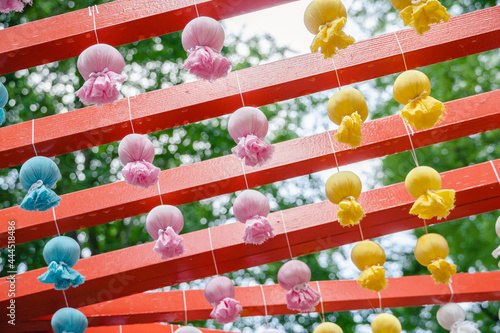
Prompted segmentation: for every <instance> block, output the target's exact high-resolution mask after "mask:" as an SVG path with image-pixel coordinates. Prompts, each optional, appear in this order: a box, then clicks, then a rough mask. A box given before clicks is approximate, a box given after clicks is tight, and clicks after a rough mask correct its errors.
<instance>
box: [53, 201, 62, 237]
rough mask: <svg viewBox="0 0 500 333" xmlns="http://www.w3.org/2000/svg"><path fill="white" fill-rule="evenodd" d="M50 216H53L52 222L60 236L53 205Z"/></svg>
mask: <svg viewBox="0 0 500 333" xmlns="http://www.w3.org/2000/svg"><path fill="white" fill-rule="evenodd" d="M52 216H54V223H55V224H56V229H57V234H58V235H59V236H61V233H60V232H59V226H58V225H57V220H56V210H55V209H54V207H52Z"/></svg>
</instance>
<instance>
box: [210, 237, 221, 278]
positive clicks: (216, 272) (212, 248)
mask: <svg viewBox="0 0 500 333" xmlns="http://www.w3.org/2000/svg"><path fill="white" fill-rule="evenodd" d="M207 230H208V240H209V241H210V251H212V258H213V259H214V266H215V274H216V275H217V276H218V275H219V269H218V268H217V261H215V253H214V246H213V245H212V234H211V232H210V228H208V229H207Z"/></svg>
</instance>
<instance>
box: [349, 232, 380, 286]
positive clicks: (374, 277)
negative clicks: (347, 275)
mask: <svg viewBox="0 0 500 333" xmlns="http://www.w3.org/2000/svg"><path fill="white" fill-rule="evenodd" d="M385 259H386V258H385V251H384V249H383V248H382V247H381V246H380V245H378V244H377V243H375V242H372V241H369V240H366V241H362V242H359V243H358V244H356V246H354V248H353V249H352V252H351V260H352V262H353V263H354V265H356V267H357V268H358V269H359V270H360V271H363V273H361V275H360V276H359V278H358V283H359V284H360V285H361V287H363V288H365V289H368V290H371V291H375V292H379V291H381V290H384V289H385V288H386V287H387V279H386V278H385V269H384V267H383V265H384V263H385Z"/></svg>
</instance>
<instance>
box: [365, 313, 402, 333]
mask: <svg viewBox="0 0 500 333" xmlns="http://www.w3.org/2000/svg"><path fill="white" fill-rule="evenodd" d="M370 326H371V328H372V331H373V333H401V330H402V329H403V328H402V327H401V323H400V322H399V320H398V318H396V317H395V316H393V315H391V314H388V313H381V314H379V315H377V316H376V317H375V319H373V321H372V323H371V325H370Z"/></svg>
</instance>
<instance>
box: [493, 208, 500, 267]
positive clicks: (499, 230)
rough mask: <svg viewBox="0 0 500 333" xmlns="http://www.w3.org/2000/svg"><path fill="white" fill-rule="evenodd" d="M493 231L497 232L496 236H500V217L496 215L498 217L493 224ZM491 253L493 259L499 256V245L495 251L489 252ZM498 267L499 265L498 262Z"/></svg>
mask: <svg viewBox="0 0 500 333" xmlns="http://www.w3.org/2000/svg"><path fill="white" fill-rule="evenodd" d="M495 231H496V233H497V236H498V237H499V238H500V217H498V219H497V223H496V224H495ZM491 255H492V256H493V257H494V258H495V259H497V258H498V256H500V246H499V247H497V248H496V249H495V251H493V252H492V253H491ZM498 267H500V262H499V263H498Z"/></svg>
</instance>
